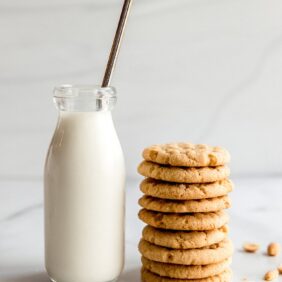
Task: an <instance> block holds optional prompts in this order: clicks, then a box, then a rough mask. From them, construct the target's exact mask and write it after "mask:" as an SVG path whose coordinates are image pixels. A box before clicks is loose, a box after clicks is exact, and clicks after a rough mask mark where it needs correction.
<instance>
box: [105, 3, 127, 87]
mask: <svg viewBox="0 0 282 282" xmlns="http://www.w3.org/2000/svg"><path fill="white" fill-rule="evenodd" d="M131 3H132V0H124V4H123V7H122V12H121V15H120V18H119V22H118V27H117V30H116V34H115V38H114V42H113V45H112V49H111V53H110V56H109V59H108V63H107V67H106V71H105V74H104V78H103V82H102V87H107V86H109V84H110V81H111V77H112V74H113V70H114V68H115V64H116V61H117V56H118V52H119V49H120V45H121V40H122V36H123V33H124V28H125V25H126V21H127V18H128V15H129V11H130V7H131Z"/></svg>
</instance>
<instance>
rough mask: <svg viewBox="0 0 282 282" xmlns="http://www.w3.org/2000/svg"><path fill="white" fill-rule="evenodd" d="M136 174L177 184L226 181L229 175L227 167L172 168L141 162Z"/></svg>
mask: <svg viewBox="0 0 282 282" xmlns="http://www.w3.org/2000/svg"><path fill="white" fill-rule="evenodd" d="M138 172H139V173H140V174H141V175H143V176H145V177H151V178H154V179H159V180H163V181H168V182H178V183H207V182H214V181H219V180H223V179H226V178H227V177H228V176H229V175H230V169H229V168H228V167H227V166H217V167H199V168H195V167H173V166H164V165H160V164H156V163H152V162H148V161H143V162H142V163H141V164H140V165H139V166H138Z"/></svg>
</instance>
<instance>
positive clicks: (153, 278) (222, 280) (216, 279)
mask: <svg viewBox="0 0 282 282" xmlns="http://www.w3.org/2000/svg"><path fill="white" fill-rule="evenodd" d="M141 281H142V282H231V281H232V272H231V270H230V269H226V270H225V271H223V272H222V273H220V274H218V275H214V276H211V277H207V278H201V279H175V278H169V277H165V276H159V275H157V274H154V273H152V272H151V271H149V270H147V269H146V268H145V267H143V268H142V270H141Z"/></svg>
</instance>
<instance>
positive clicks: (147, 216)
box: [138, 209, 229, 231]
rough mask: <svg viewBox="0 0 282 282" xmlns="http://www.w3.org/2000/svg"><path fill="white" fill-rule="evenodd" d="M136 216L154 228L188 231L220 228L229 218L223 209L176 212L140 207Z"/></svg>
mask: <svg viewBox="0 0 282 282" xmlns="http://www.w3.org/2000/svg"><path fill="white" fill-rule="evenodd" d="M138 216H139V218H140V219H141V220H142V221H143V222H145V223H146V224H148V225H151V226H153V227H156V228H162V229H171V230H189V231H194V230H195V231H197V230H198V231H202V230H212V229H216V228H220V227H222V226H223V225H225V224H226V223H227V222H228V220H229V217H228V215H227V213H226V212H225V211H217V212H208V213H188V214H185V213H184V214H177V213H160V212H155V211H149V210H146V209H142V210H140V211H139V213H138Z"/></svg>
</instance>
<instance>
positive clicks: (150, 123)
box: [0, 0, 282, 180]
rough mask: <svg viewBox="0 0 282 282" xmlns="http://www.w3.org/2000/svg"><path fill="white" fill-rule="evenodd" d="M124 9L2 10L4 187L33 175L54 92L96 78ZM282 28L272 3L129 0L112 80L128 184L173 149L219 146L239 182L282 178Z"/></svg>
mask: <svg viewBox="0 0 282 282" xmlns="http://www.w3.org/2000/svg"><path fill="white" fill-rule="evenodd" d="M121 3H122V1H121V0H49V1H43V0H25V1H22V0H1V1H0V35H1V44H0V93H1V101H0V120H1V123H0V135H1V138H0V155H1V159H0V177H1V179H7V180H9V179H32V180H34V179H39V178H40V177H41V176H42V167H43V160H44V157H45V154H46V150H47V146H48V143H49V140H50V138H51V134H52V131H53V130H54V127H55V122H56V111H55V109H54V107H53V104H52V99H51V95H52V89H53V87H54V85H57V84H62V83H98V82H99V81H100V80H101V76H102V73H103V70H104V66H105V62H106V57H107V54H108V52H109V48H110V45H111V40H112V37H113V33H114V29H115V25H116V22H117V18H118V14H119V10H120V6H121ZM281 27H282V1H281V0H224V1H223V0H173V1H172V0H154V1H152V0H142V1H138V0H135V1H134V6H133V10H132V14H131V17H130V20H129V25H128V29H127V32H126V36H125V38H124V39H125V41H124V42H123V43H124V44H123V47H122V49H121V54H120V58H119V61H118V65H117V69H116V72H115V75H114V79H113V85H114V86H116V87H117V89H118V93H119V102H118V105H117V107H116V109H115V111H114V117H115V122H116V126H117V129H118V132H119V135H120V138H121V141H122V144H123V147H124V149H125V153H126V157H127V168H128V171H129V174H130V176H131V177H134V175H135V167H136V163H138V161H139V158H140V157H139V156H140V152H141V150H142V148H143V147H144V146H145V145H148V144H151V143H158V142H169V141H174V140H176V141H178V140H179V141H182V140H191V141H192V142H206V143H211V144H222V145H224V146H226V147H227V148H229V150H230V151H231V153H232V155H233V162H232V165H233V167H232V171H233V173H234V174H236V175H250V174H252V175H258V174H260V175H261V174H262V175H265V174H268V175H273V174H281V173H282V171H281V168H282V158H281V155H282V146H281V139H282V130H281V129H282V111H281V103H282V95H281V93H282V80H281V77H282V32H281V30H282V29H281ZM129 137H130V138H129ZM258 156H259V161H257V158H258Z"/></svg>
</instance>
